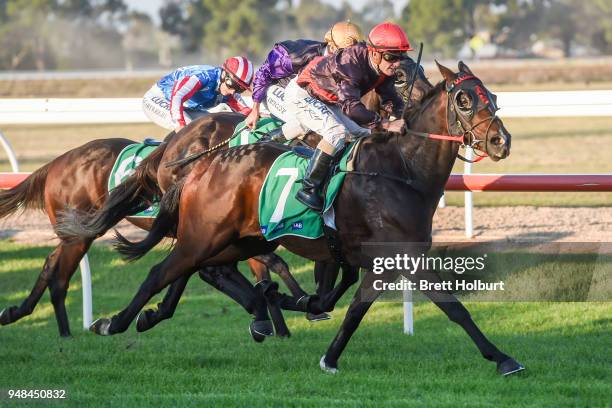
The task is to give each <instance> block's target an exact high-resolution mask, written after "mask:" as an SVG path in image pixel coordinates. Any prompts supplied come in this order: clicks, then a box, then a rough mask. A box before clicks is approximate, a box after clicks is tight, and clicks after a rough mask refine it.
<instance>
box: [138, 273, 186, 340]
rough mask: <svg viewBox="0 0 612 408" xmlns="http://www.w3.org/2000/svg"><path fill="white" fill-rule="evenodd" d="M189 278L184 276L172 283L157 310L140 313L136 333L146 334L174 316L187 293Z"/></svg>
mask: <svg viewBox="0 0 612 408" xmlns="http://www.w3.org/2000/svg"><path fill="white" fill-rule="evenodd" d="M189 278H191V275H184V276H181V277H180V278H178V279H177V280H175V281H174V282H172V284H171V285H170V287H169V288H168V290H167V291H166V295H165V296H164V299H163V300H162V301H161V302H160V303H158V304H157V310H154V309H146V310H143V311H142V312H140V313H139V314H138V317H137V318H136V331H138V332H145V331H147V330H149V329H152V328H153V327H155V326H156V325H157V324H158V323H159V322H161V321H162V320H166V319H170V318H171V317H172V316H174V311H175V310H176V307H177V306H178V302H179V300H180V299H181V296H182V295H183V292H184V291H185V287H186V286H187V282H188V281H189Z"/></svg>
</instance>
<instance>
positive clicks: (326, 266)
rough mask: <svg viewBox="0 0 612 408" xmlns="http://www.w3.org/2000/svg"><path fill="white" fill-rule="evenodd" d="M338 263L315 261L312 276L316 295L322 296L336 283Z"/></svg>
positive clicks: (338, 269)
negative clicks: (315, 286)
mask: <svg viewBox="0 0 612 408" xmlns="http://www.w3.org/2000/svg"><path fill="white" fill-rule="evenodd" d="M339 271H340V265H338V264H337V263H335V262H315V269H314V278H315V283H316V285H317V289H316V292H317V295H319V296H324V295H325V294H327V293H329V292H331V290H332V289H333V288H334V285H335V284H336V279H337V278H338V272H339Z"/></svg>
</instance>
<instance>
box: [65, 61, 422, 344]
mask: <svg viewBox="0 0 612 408" xmlns="http://www.w3.org/2000/svg"><path fill="white" fill-rule="evenodd" d="M413 83H414V85H412V84H413ZM432 87H433V85H431V83H430V82H429V81H428V80H427V78H426V77H425V74H424V71H423V70H422V68H421V67H420V66H418V65H417V64H416V63H415V62H414V61H412V60H411V59H406V60H403V61H402V63H401V65H400V68H399V69H398V71H397V73H396V89H397V91H398V93H399V94H400V95H401V96H402V97H403V99H404V100H405V101H407V103H409V104H413V103H417V102H418V101H419V100H420V98H421V97H422V96H423V95H424V94H425V93H426V92H427V91H428V90H429V89H431V88H432ZM363 102H364V104H365V105H366V107H367V108H368V109H370V110H372V111H380V113H381V115H386V114H387V113H386V112H385V111H382V110H381V108H380V106H381V105H380V100H379V98H378V97H377V94H376V93H375V92H370V93H368V94H366V95H365V96H364V98H363ZM237 118H238V116H236V115H234V116H231V115H228V116H216V115H212V116H210V121H207V122H204V123H199V124H198V126H199V127H200V128H203V129H202V130H195V129H194V130H192V131H191V132H190V133H184V132H181V133H179V134H178V135H176V137H168V138H166V139H167V143H166V144H165V145H162V146H160V147H159V148H158V149H156V150H155V151H154V152H153V153H152V154H151V155H150V156H148V157H147V158H145V159H144V160H143V161H142V163H141V164H140V165H139V167H138V168H137V170H136V172H135V174H134V175H132V176H130V177H129V178H127V179H126V180H124V181H123V182H122V184H120V185H119V186H118V187H117V188H115V189H114V190H113V191H112V192H111V194H110V197H109V199H108V200H107V201H106V202H105V203H104V205H103V206H102V207H101V208H100V209H99V210H98V211H95V212H93V213H85V214H83V213H82V212H80V211H69V212H65V213H64V215H63V219H62V220H61V222H60V224H59V225H58V227H57V228H56V230H57V231H58V232H59V234H60V235H61V236H62V237H63V238H65V239H66V240H69V239H71V238H72V237H79V238H95V237H97V236H100V235H103V234H104V233H106V231H108V229H110V228H112V227H113V226H114V225H115V224H116V223H117V222H119V221H120V220H121V219H123V218H124V217H128V216H129V215H130V214H133V213H136V212H139V211H142V210H143V209H145V208H146V207H147V206H148V205H149V204H150V203H151V202H152V201H153V200H154V199H155V197H156V196H160V195H161V194H163V193H164V192H165V191H166V190H167V189H168V188H169V187H170V186H172V185H174V183H176V182H177V181H178V180H180V179H181V178H182V177H183V175H185V174H187V173H188V172H189V170H190V168H191V165H186V166H181V167H170V168H169V167H167V166H166V164H167V163H172V162H177V161H180V160H181V159H183V158H185V157H190V156H191V155H192V154H200V155H201V154H202V152H209V151H213V150H215V149H217V148H223V147H225V143H227V142H228V141H229V138H230V137H231V135H232V132H233V130H234V127H235V125H236V124H237V122H236V121H235V120H237ZM208 135H211V136H210V138H211V140H209V138H208ZM319 140H320V136H319V135H316V134H314V133H312V132H310V133H308V134H306V135H305V137H304V138H303V139H302V141H301V142H302V143H304V144H306V145H308V146H311V147H314V146H316V144H317V143H318V142H319ZM167 199H168V201H172V200H171V197H167ZM128 219H129V218H128ZM157 221H158V222H169V223H172V220H171V219H170V218H168V219H165V220H164V217H158V219H157ZM255 261H258V262H253V260H251V261H249V262H250V266H251V269H252V270H255V271H257V273H256V274H255V276H257V277H258V280H259V281H261V279H259V277H260V276H263V277H264V279H265V280H266V281H269V279H270V278H269V273H268V268H269V269H271V270H274V271H275V272H276V273H278V274H279V275H281V277H282V278H283V281H284V282H285V284H286V285H287V286H288V287H289V288H290V290H291V292H292V294H293V295H294V297H297V298H301V299H303V301H308V299H309V298H310V297H309V296H307V294H306V293H305V292H304V291H303V290H302V289H301V288H300V287H299V285H298V284H297V282H295V280H294V279H293V277H292V276H291V274H290V273H289V270H288V267H287V265H286V263H284V261H283V260H282V259H281V258H280V257H278V256H276V255H274V254H273V253H270V254H267V255H265V258H263V259H262V256H259V257H256V258H255ZM258 266H259V268H261V270H259V271H258V270H257V269H256V268H257V267H258ZM338 269H339V265H335V264H333V263H332V264H329V263H320V264H315V280H316V282H317V293H326V292H329V290H330V289H331V287H333V284H334V282H335V275H337V273H338ZM354 272H355V273H356V271H354ZM334 274H335V275H334ZM215 276H216V277H217V280H216V281H211V280H210V279H211V278H210V276H209V277H208V278H207V277H205V276H203V275H202V273H200V277H201V278H202V279H204V280H206V281H207V282H209V283H211V284H213V286H215V287H217V288H219V286H224V287H226V288H227V287H228V282H224V280H226V279H227V276H228V275H224V274H215ZM229 276H236V279H238V280H239V282H234V283H241V284H242V287H243V289H244V290H246V289H248V288H246V287H245V286H246V283H245V282H244V281H243V280H242V278H241V277H237V275H231V274H230V275H229ZM188 279H189V277H183V278H181V279H180V280H178V281H177V282H175V284H173V285H172V287H171V288H170V290H169V291H168V292H167V294H166V296H165V297H164V300H163V301H162V302H161V303H160V304H158V310H153V309H148V310H145V311H143V313H141V314H140V315H139V317H138V321H137V330H138V331H146V330H149V329H150V328H152V327H154V326H155V325H156V324H158V323H159V322H160V321H162V320H164V319H167V318H170V317H172V315H173V313H174V311H175V309H176V307H177V305H178V301H179V299H180V297H181V294H182V293H183V291H184V289H185V287H186V285H187V282H188ZM229 283H230V284H231V283H232V282H229ZM352 283H354V280H353V279H345V280H343V281H342V285H343V286H346V287H348V286H350V285H351V284H352ZM231 287H234V285H233V284H232V286H231ZM236 289H237V288H236ZM262 289H267V286H265V285H264V287H262ZM228 294H229V295H230V296H231V297H233V298H234V299H235V300H237V301H238V302H239V303H240V298H241V297H243V296H244V294H243V295H241V294H240V292H239V291H238V290H236V291H233V292H231V293H228ZM307 317H308V318H309V320H318V319H324V318H327V315H326V313H324V312H320V313H308V314H307ZM261 330H263V329H261ZM286 331H287V332H288V329H286Z"/></svg>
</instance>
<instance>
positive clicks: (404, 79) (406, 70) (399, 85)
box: [395, 58, 433, 106]
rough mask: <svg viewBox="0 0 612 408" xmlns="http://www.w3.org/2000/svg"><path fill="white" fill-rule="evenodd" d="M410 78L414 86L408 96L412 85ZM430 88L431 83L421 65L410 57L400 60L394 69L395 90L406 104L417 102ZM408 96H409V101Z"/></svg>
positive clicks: (431, 86)
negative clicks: (397, 66)
mask: <svg viewBox="0 0 612 408" xmlns="http://www.w3.org/2000/svg"><path fill="white" fill-rule="evenodd" d="M415 70H416V72H415ZM412 78H414V86H413V89H412V95H410V96H408V94H409V93H410V87H411V86H412V85H411V84H412ZM432 88H433V85H432V84H431V82H429V80H428V79H427V77H426V76H425V71H424V70H423V67H422V66H421V65H419V64H417V63H416V62H414V61H413V60H412V58H405V59H403V60H402V61H401V62H400V66H399V68H398V69H397V71H395V90H396V91H397V93H398V94H399V95H400V96H401V97H402V99H403V100H404V102H405V103H406V104H407V105H409V106H411V105H414V104H416V103H417V102H419V101H420V100H421V99H423V96H424V95H425V94H426V93H427V92H429V90H431V89H432ZM408 98H410V101H409V100H408Z"/></svg>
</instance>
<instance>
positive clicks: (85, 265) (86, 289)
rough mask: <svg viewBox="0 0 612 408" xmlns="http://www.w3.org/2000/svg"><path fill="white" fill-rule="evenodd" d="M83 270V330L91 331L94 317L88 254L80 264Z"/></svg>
mask: <svg viewBox="0 0 612 408" xmlns="http://www.w3.org/2000/svg"><path fill="white" fill-rule="evenodd" d="M79 267H80V270H81V286H82V292H83V328H84V329H85V330H87V329H89V326H91V323H92V320H93V315H92V301H91V271H90V269H89V257H88V256H87V254H85V256H83V259H81V263H80V264H79Z"/></svg>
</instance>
